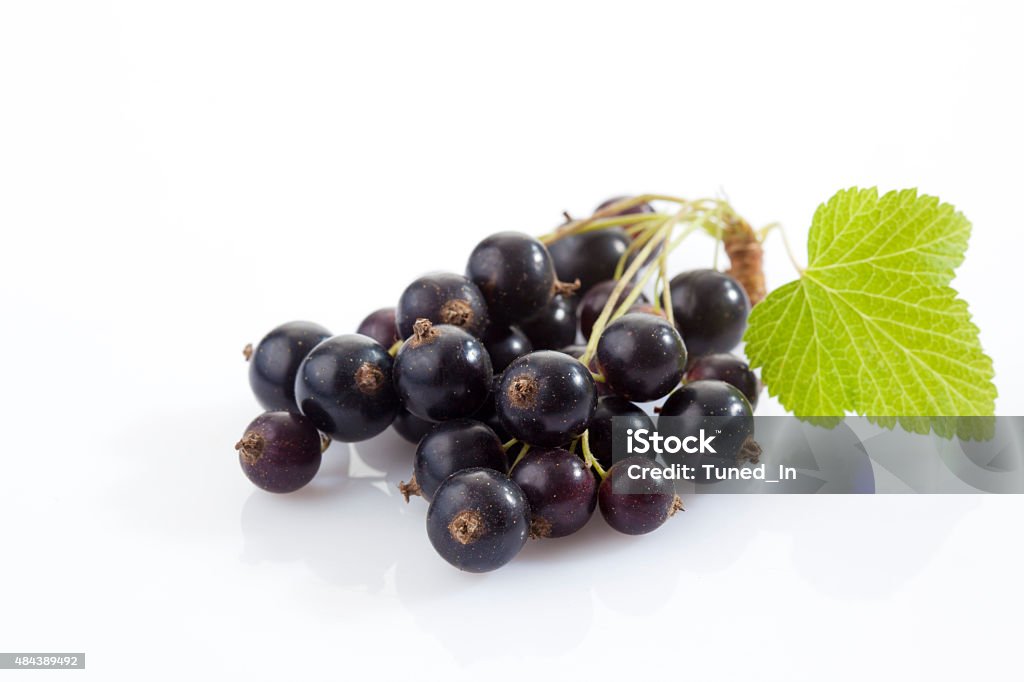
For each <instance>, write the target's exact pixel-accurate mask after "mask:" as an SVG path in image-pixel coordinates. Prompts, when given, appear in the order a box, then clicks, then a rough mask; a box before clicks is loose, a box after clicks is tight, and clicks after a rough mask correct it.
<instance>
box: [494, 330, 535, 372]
mask: <svg viewBox="0 0 1024 682" xmlns="http://www.w3.org/2000/svg"><path fill="white" fill-rule="evenodd" d="M483 338H484V347H485V348H486V349H487V354H488V355H490V356H491V369H492V370H493V372H494V373H495V374H500V373H501V372H503V371H505V368H506V367H508V366H509V364H510V363H511V362H512V361H513V360H515V359H516V358H521V357H523V356H524V355H526V354H527V353H530V352H532V351H533V343H531V342H530V339H529V337H527V336H526V334H524V333H523V331H522V330H521V329H519V327H503V326H499V325H493V324H492V325H491V326H490V327H489V328H488V330H487V331H486V332H485V333H484V337H483Z"/></svg>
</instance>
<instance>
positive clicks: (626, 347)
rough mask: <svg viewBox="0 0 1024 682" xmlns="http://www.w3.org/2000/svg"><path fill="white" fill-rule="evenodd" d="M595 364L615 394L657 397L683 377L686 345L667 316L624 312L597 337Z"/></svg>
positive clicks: (646, 398)
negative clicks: (665, 317)
mask: <svg viewBox="0 0 1024 682" xmlns="http://www.w3.org/2000/svg"><path fill="white" fill-rule="evenodd" d="M597 366H598V368H599V369H600V372H601V374H602V375H604V378H605V382H607V384H608V386H610V387H611V389H612V390H613V391H614V392H615V393H616V394H617V395H621V396H622V397H623V398H626V399H628V400H635V401H639V402H647V401H649V400H657V399H658V398H661V397H664V396H666V395H668V394H669V393H670V392H671V391H672V389H673V388H675V387H676V386H678V385H679V381H680V380H681V379H682V378H683V373H684V372H685V371H686V346H685V345H683V339H682V337H681V336H679V332H678V331H676V328H675V327H674V326H672V324H671V323H670V322H669V321H668V320H666V319H664V318H661V317H656V316H654V315H647V314H645V313H628V314H626V315H623V316H622V317H620V318H618V319H617V320H615V321H614V322H612V323H611V324H610V325H608V326H607V327H606V328H605V330H604V332H603V333H602V334H601V338H600V339H598V341H597Z"/></svg>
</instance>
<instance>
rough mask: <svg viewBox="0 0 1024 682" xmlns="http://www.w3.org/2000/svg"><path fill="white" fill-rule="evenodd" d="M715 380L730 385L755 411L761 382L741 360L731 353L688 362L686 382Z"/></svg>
mask: <svg viewBox="0 0 1024 682" xmlns="http://www.w3.org/2000/svg"><path fill="white" fill-rule="evenodd" d="M702 379H717V380H718V381H724V382H725V383H727V384H732V385H733V386H735V387H736V388H738V389H739V390H740V392H741V393H742V394H743V395H744V397H745V398H746V399H747V400H748V401H749V402H750V408H751V409H753V410H756V409H757V398H758V394H760V392H761V382H760V381H758V379H757V375H756V374H754V371H753V370H752V369H750V365H748V364H747V363H746V362H745V361H744V360H743V359H742V358H738V357H736V356H735V355H733V354H732V353H712V354H711V355H700V356H698V357H696V358H693V359H691V360H690V365H689V367H687V368H686V380H687V381H700V380H702Z"/></svg>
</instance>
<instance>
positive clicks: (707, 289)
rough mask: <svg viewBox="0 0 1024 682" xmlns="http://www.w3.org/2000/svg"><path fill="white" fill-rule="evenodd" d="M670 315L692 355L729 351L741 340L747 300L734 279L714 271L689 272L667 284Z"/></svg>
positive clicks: (747, 304) (745, 319) (744, 325)
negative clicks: (669, 294)
mask: <svg viewBox="0 0 1024 682" xmlns="http://www.w3.org/2000/svg"><path fill="white" fill-rule="evenodd" d="M669 291H670V292H671V294H672V312H673V315H674V317H675V320H676V326H677V327H678V328H679V333H680V334H682V335H683V340H684V341H685V342H686V348H687V349H688V350H689V351H690V353H691V354H693V355H707V354H708V353H722V352H727V351H730V350H732V349H733V348H735V347H736V344H738V343H739V342H740V339H742V338H743V331H744V330H745V329H746V328H747V316H748V315H750V299H749V298H747V292H746V291H744V290H743V287H742V286H741V285H740V283H739V282H737V281H736V280H735V279H733V278H732V277H730V276H729V275H727V274H725V273H723V272H718V271H716V270H690V271H689V272H684V273H682V274H679V275H676V276H675V277H673V278H672V281H671V282H670V283H669Z"/></svg>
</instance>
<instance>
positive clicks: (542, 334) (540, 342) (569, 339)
mask: <svg viewBox="0 0 1024 682" xmlns="http://www.w3.org/2000/svg"><path fill="white" fill-rule="evenodd" d="M576 304H577V298H576V296H574V295H572V294H558V295H556V296H552V297H551V300H550V301H549V302H548V304H547V305H546V306H544V307H543V308H542V309H541V310H540V312H538V313H537V314H536V315H534V316H533V317H531V318H530V319H528V320H526V321H525V322H521V323H520V327H521V328H522V330H523V331H524V332H525V333H526V335H527V336H528V337H529V338H530V341H531V342H532V343H533V347H534V349H535V350H555V349H558V348H561V347H563V346H568V345H570V344H571V343H573V342H575V341H576Z"/></svg>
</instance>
